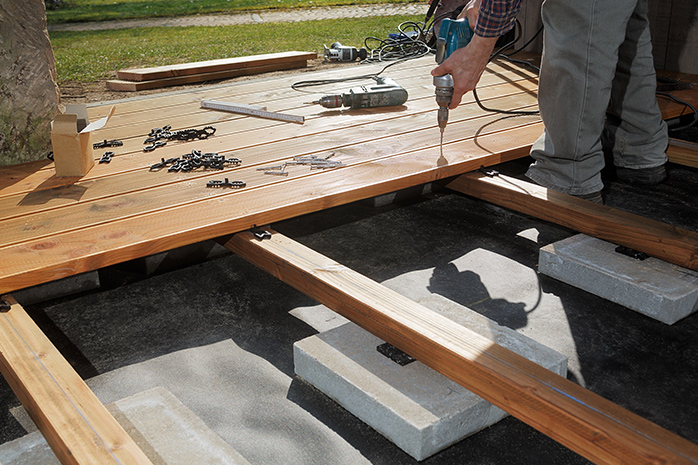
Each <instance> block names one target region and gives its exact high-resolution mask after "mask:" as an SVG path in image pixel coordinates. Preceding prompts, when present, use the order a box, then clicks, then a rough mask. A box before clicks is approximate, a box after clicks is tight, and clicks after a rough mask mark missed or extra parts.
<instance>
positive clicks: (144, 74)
mask: <svg viewBox="0 0 698 465" xmlns="http://www.w3.org/2000/svg"><path fill="white" fill-rule="evenodd" d="M315 58H317V53H315V52H298V51H291V52H279V53H267V54H263V55H252V56H243V57H234V58H221V59H218V60H206V61H196V62H192V63H179V64H176V65H165V66H154V67H151V68H130V69H122V70H119V71H117V73H116V76H117V77H118V78H119V79H123V80H125V81H152V80H154V79H163V78H171V77H178V76H189V75H192V74H205V73H214V72H217V71H227V70H231V69H241V68H254V67H258V66H262V65H271V64H278V63H289V62H294V63H295V62H297V61H306V62H307V61H308V60H313V59H315Z"/></svg>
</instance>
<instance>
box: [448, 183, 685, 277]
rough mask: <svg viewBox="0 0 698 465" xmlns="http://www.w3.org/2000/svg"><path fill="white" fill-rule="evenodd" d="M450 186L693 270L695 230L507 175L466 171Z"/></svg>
mask: <svg viewBox="0 0 698 465" xmlns="http://www.w3.org/2000/svg"><path fill="white" fill-rule="evenodd" d="M447 187H449V188H450V189H453V190H456V191H458V192H462V193H464V194H467V195H471V196H473V197H477V198H480V199H482V200H486V201H488V202H491V203H494V204H496V205H500V206H502V207H506V208H510V209H512V210H516V211H519V212H522V213H526V214H527V215H532V216H535V217H537V218H540V219H543V220H546V221H550V222H552V223H556V224H559V225H562V226H565V227H567V228H571V229H574V230H576V231H579V232H582V233H584V234H588V235H590V236H594V237H598V238H600V239H604V240H607V241H610V242H612V243H614V244H618V245H624V246H626V247H630V248H632V249H634V250H638V251H641V252H645V253H647V254H649V255H651V256H653V257H657V258H660V259H662V260H665V261H667V262H670V263H674V264H676V265H680V266H683V267H685V268H690V269H692V270H698V233H695V232H693V231H689V230H686V229H682V228H678V227H675V226H671V225H668V224H665V223H661V222H658V221H654V220H651V219H648V218H644V217H642V216H638V215H634V214H632V213H627V212H624V211H621V210H616V209H614V208H611V207H608V206H604V205H600V204H596V203H593V202H588V201H586V200H581V199H578V198H576V197H572V196H571V195H567V194H561V193H559V192H555V191H552V190H550V189H546V188H544V187H541V186H538V185H536V184H532V183H530V182H526V181H521V180H519V179H516V178H512V177H509V176H503V175H499V176H494V177H488V176H485V175H483V174H480V173H467V174H463V175H460V176H458V177H457V178H456V179H455V180H453V181H452V182H450V183H449V184H448V186H447Z"/></svg>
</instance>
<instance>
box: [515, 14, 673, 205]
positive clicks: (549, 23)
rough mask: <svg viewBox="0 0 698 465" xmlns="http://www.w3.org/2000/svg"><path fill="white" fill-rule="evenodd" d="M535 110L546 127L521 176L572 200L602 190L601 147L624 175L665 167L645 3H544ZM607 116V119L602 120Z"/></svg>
mask: <svg viewBox="0 0 698 465" xmlns="http://www.w3.org/2000/svg"><path fill="white" fill-rule="evenodd" d="M542 17H543V24H544V26H545V36H544V45H543V57H542V64H541V73H540V81H539V91H538V104H539V107H540V111H541V118H542V119H543V123H544V124H545V130H544V132H543V135H542V136H541V137H540V138H539V139H538V140H537V141H536V142H535V143H534V145H533V147H532V149H531V156H532V157H533V159H534V160H535V161H534V163H533V164H532V165H531V167H530V168H529V170H528V172H527V173H526V174H527V176H528V177H529V178H531V179H532V180H534V181H535V182H537V183H539V184H541V185H543V186H545V187H548V188H550V189H554V190H557V191H560V192H565V193H568V194H573V195H580V194H588V193H591V192H596V191H599V190H601V189H602V188H603V184H602V182H601V174H600V172H601V169H602V168H603V167H604V155H603V146H606V149H607V150H608V151H610V152H611V153H613V163H614V164H615V165H616V166H618V167H624V168H652V167H655V166H660V165H662V164H664V163H665V162H666V155H665V150H666V146H667V131H666V124H665V123H664V121H662V116H661V112H660V110H659V107H658V105H657V99H656V96H655V89H656V77H655V71H654V62H653V58H652V44H651V41H650V31H649V22H648V19H647V0H545V1H544V2H543V6H542ZM607 111H608V117H607V114H606V112H607Z"/></svg>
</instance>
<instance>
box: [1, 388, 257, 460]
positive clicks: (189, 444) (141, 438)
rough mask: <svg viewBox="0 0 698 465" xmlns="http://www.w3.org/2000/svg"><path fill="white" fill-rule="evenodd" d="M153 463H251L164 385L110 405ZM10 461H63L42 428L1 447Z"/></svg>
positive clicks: (119, 420)
mask: <svg viewBox="0 0 698 465" xmlns="http://www.w3.org/2000/svg"><path fill="white" fill-rule="evenodd" d="M107 408H108V409H109V411H110V412H111V413H112V415H114V418H116V420H117V421H118V422H119V424H120V425H121V426H122V427H123V428H124V430H126V432H127V433H128V434H129V436H131V437H132V438H133V440H134V441H135V442H136V444H138V446H139V447H140V448H141V450H143V452H144V453H145V454H146V455H147V456H148V458H149V459H150V460H151V461H152V462H153V464H161V465H180V464H181V465H190V464H193V463H196V464H202V465H214V464H216V465H218V464H226V465H249V462H248V461H247V460H246V459H245V458H244V457H243V456H242V455H240V454H239V453H237V452H236V451H235V450H234V449H233V448H232V447H231V446H230V445H228V443H226V442H225V441H223V439H221V438H220V436H218V435H217V434H216V433H214V432H213V431H211V429H210V428H209V427H208V426H206V424H205V423H204V422H203V421H202V420H201V419H199V417H197V416H196V415H194V413H192V411H191V410H189V409H188V408H186V407H185V406H184V405H183V404H182V403H181V402H180V401H179V400H178V399H177V398H176V397H174V396H173V395H172V394H170V393H169V392H168V391H167V390H166V389H164V388H162V387H156V388H153V389H150V390H148V391H145V392H142V393H139V394H136V395H134V396H131V397H128V398H126V399H123V400H120V401H118V402H115V403H114V404H111V405H109V406H107ZM0 463H3V464H5V465H54V464H55V465H60V462H59V461H58V459H57V458H56V456H55V455H54V454H53V452H52V451H51V449H50V447H49V446H48V444H47V443H46V441H45V440H44V438H43V436H42V435H41V433H39V432H38V431H37V432H34V433H30V434H28V435H26V436H24V437H22V438H19V439H17V440H14V441H11V442H8V443H5V444H3V445H1V446H0Z"/></svg>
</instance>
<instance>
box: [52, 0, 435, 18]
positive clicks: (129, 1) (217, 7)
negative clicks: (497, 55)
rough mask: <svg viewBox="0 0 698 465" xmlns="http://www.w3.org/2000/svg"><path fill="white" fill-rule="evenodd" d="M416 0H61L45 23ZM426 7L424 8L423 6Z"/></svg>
mask: <svg viewBox="0 0 698 465" xmlns="http://www.w3.org/2000/svg"><path fill="white" fill-rule="evenodd" d="M415 1H416V0H360V1H358V2H357V0H147V1H144V0H62V2H61V3H60V6H59V7H58V8H57V9H55V10H48V11H47V12H46V17H47V19H48V23H49V24H59V23H67V22H79V21H110V20H115V19H133V18H153V17H158V16H185V15H194V14H202V13H206V14H211V13H231V12H236V11H238V12H239V11H244V10H262V9H269V8H298V7H303V8H307V7H313V6H334V5H354V4H358V3H361V4H368V3H413V2H415ZM424 3H425V5H426V1H424ZM425 11H426V9H425Z"/></svg>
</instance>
